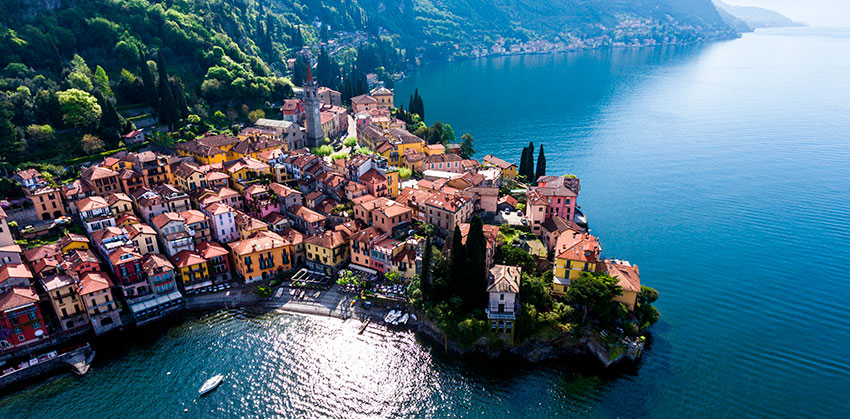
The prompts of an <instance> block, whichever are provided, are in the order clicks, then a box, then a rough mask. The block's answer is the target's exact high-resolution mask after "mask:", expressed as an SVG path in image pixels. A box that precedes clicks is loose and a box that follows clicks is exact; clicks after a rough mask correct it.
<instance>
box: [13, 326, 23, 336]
mask: <svg viewBox="0 0 850 419" xmlns="http://www.w3.org/2000/svg"><path fill="white" fill-rule="evenodd" d="M21 333H24V330H23V329H21V328H20V327H16V328H15V334H16V335H20V334H21Z"/></svg>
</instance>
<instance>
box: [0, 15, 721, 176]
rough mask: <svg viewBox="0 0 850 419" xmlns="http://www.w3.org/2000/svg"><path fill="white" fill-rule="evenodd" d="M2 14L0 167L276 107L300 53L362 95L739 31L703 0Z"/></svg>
mask: <svg viewBox="0 0 850 419" xmlns="http://www.w3.org/2000/svg"><path fill="white" fill-rule="evenodd" d="M4 6H5V7H4V13H3V14H2V15H0V76H2V79H0V94H2V95H3V97H2V102H0V159H2V161H5V162H11V163H16V162H20V161H25V160H29V159H46V158H54V159H55V158H68V157H73V156H77V155H81V154H83V153H85V154H91V153H93V152H96V151H97V150H101V149H104V148H106V149H111V148H114V147H116V146H117V145H118V144H119V134H121V133H124V132H126V131H128V130H129V129H130V128H131V127H132V124H133V123H134V121H135V120H142V119H144V118H146V117H152V116H156V117H158V119H159V121H160V122H162V123H163V124H165V125H167V126H168V127H170V128H171V130H179V129H180V128H181V127H183V126H184V125H186V122H187V121H188V120H189V119H191V120H192V121H199V120H200V121H201V122H200V123H198V122H194V123H193V125H194V127H195V129H194V130H193V131H191V132H188V133H186V132H183V134H182V135H183V136H187V135H188V136H191V135H194V134H196V133H197V132H198V131H199V130H200V128H198V127H202V128H204V129H206V128H210V127H214V126H220V127H226V126H228V124H229V123H232V122H237V121H249V120H250V119H251V118H250V117H249V114H251V115H253V116H257V115H260V114H262V113H264V112H274V107H273V105H274V104H276V103H280V102H281V101H282V100H283V99H284V98H286V97H289V96H291V94H292V83H291V82H290V79H292V80H293V81H294V82H296V84H300V82H301V80H302V79H303V77H304V74H305V72H306V66H307V61H306V60H305V59H304V58H303V57H300V56H299V57H300V58H299V59H298V60H297V61H296V62H295V65H294V70H292V69H289V68H288V67H287V60H288V59H293V58H295V57H296V56H297V54H296V53H297V52H298V51H301V50H302V49H303V48H304V47H305V46H307V47H308V48H310V49H312V56H313V57H314V63H315V62H316V61H318V67H317V68H316V69H315V70H314V73H316V74H317V77H318V78H319V79H320V82H321V83H323V84H325V85H328V86H331V87H334V88H337V89H339V90H341V91H342V92H343V97H344V98H347V97H350V96H352V95H355V94H360V93H362V92H363V91H365V87H366V86H365V74H366V73H367V72H374V73H377V74H378V75H379V77H380V79H382V80H385V81H387V82H391V80H392V75H393V74H397V73H399V72H403V71H405V70H406V69H407V68H409V67H410V66H412V65H415V64H417V63H421V62H422V60H428V59H443V58H447V57H451V56H453V55H457V54H458V51H460V46H459V45H469V44H472V43H475V44H482V45H486V44H487V43H489V42H492V41H493V40H495V39H499V38H511V39H515V40H517V41H525V40H530V39H555V38H556V37H583V36H584V37H587V36H595V35H603V34H604V35H608V34H616V33H620V35H621V36H622V33H621V32H623V31H622V30H620V29H619V27H618V25H622V23H623V22H628V21H629V20H630V19H643V20H642V22H644V23H642V24H644V25H647V27H648V29H647V31H649V36H652V37H655V38H657V39H658V40H660V41H662V42H663V41H665V39H676V40H678V41H695V40H701V39H712V38H719V37H728V36H733V35H734V32H732V30H731V29H730V28H729V27H728V26H727V25H726V24H725V23H724V22H723V20H722V19H721V18H720V16H719V15H718V13H717V11H716V9H715V8H714V6H713V5H712V4H711V3H710V0H392V1H391V0H294V1H287V0H194V1H192V0H161V1H160V0H5V1H4ZM645 22H650V23H645ZM618 31H619V32H618ZM625 36H629V33H628V32H626V33H625ZM328 41H330V42H328ZM319 45H327V48H319ZM128 108H132V109H133V110H134V112H135V113H133V115H136V116H130V114H131V113H130V112H128V111H127V109H128ZM122 114H123V115H122ZM190 115H192V117H191V118H190ZM125 117H126V118H125ZM134 118H135V119H134ZM86 134H90V135H89V136H86V137H84V135H86Z"/></svg>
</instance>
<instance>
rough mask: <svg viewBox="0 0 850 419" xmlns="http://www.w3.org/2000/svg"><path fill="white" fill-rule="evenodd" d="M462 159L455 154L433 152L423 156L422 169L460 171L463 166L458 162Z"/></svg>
mask: <svg viewBox="0 0 850 419" xmlns="http://www.w3.org/2000/svg"><path fill="white" fill-rule="evenodd" d="M462 160H463V159H462V158H460V156H458V155H457V154H434V155H429V156H428V157H426V158H425V161H424V162H423V163H422V169H423V171H425V170H436V171H439V172H450V173H462V172H463V167H462V166H461V164H460V162H461V161H462Z"/></svg>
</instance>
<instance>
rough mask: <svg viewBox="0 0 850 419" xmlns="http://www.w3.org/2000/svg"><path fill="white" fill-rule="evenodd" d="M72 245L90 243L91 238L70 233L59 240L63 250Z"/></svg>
mask: <svg viewBox="0 0 850 419" xmlns="http://www.w3.org/2000/svg"><path fill="white" fill-rule="evenodd" d="M71 243H86V244H88V243H90V242H89V238H88V237H86V236H81V235H79V234H73V233H68V234H66V235H64V236H62V237H61V238H60V239H59V243H58V244H59V248H60V249H61V248H63V247H65V246H67V245H69V244H71Z"/></svg>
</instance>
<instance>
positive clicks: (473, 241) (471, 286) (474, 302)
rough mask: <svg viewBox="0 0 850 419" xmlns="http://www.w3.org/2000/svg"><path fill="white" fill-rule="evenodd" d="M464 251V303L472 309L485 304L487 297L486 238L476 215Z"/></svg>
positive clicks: (471, 223)
mask: <svg viewBox="0 0 850 419" xmlns="http://www.w3.org/2000/svg"><path fill="white" fill-rule="evenodd" d="M466 252H467V255H468V258H469V264H468V268H467V269H468V272H469V274H468V275H467V277H466V283H467V287H466V288H467V293H466V295H467V298H465V299H464V304H466V305H467V307H469V308H471V309H474V308H479V307H482V306H483V305H484V304H486V298H487V239H486V238H485V237H484V223H483V222H482V221H481V218H480V217H478V216H475V217H473V218H472V221H471V222H470V225H469V236H468V237H467V239H466Z"/></svg>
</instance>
